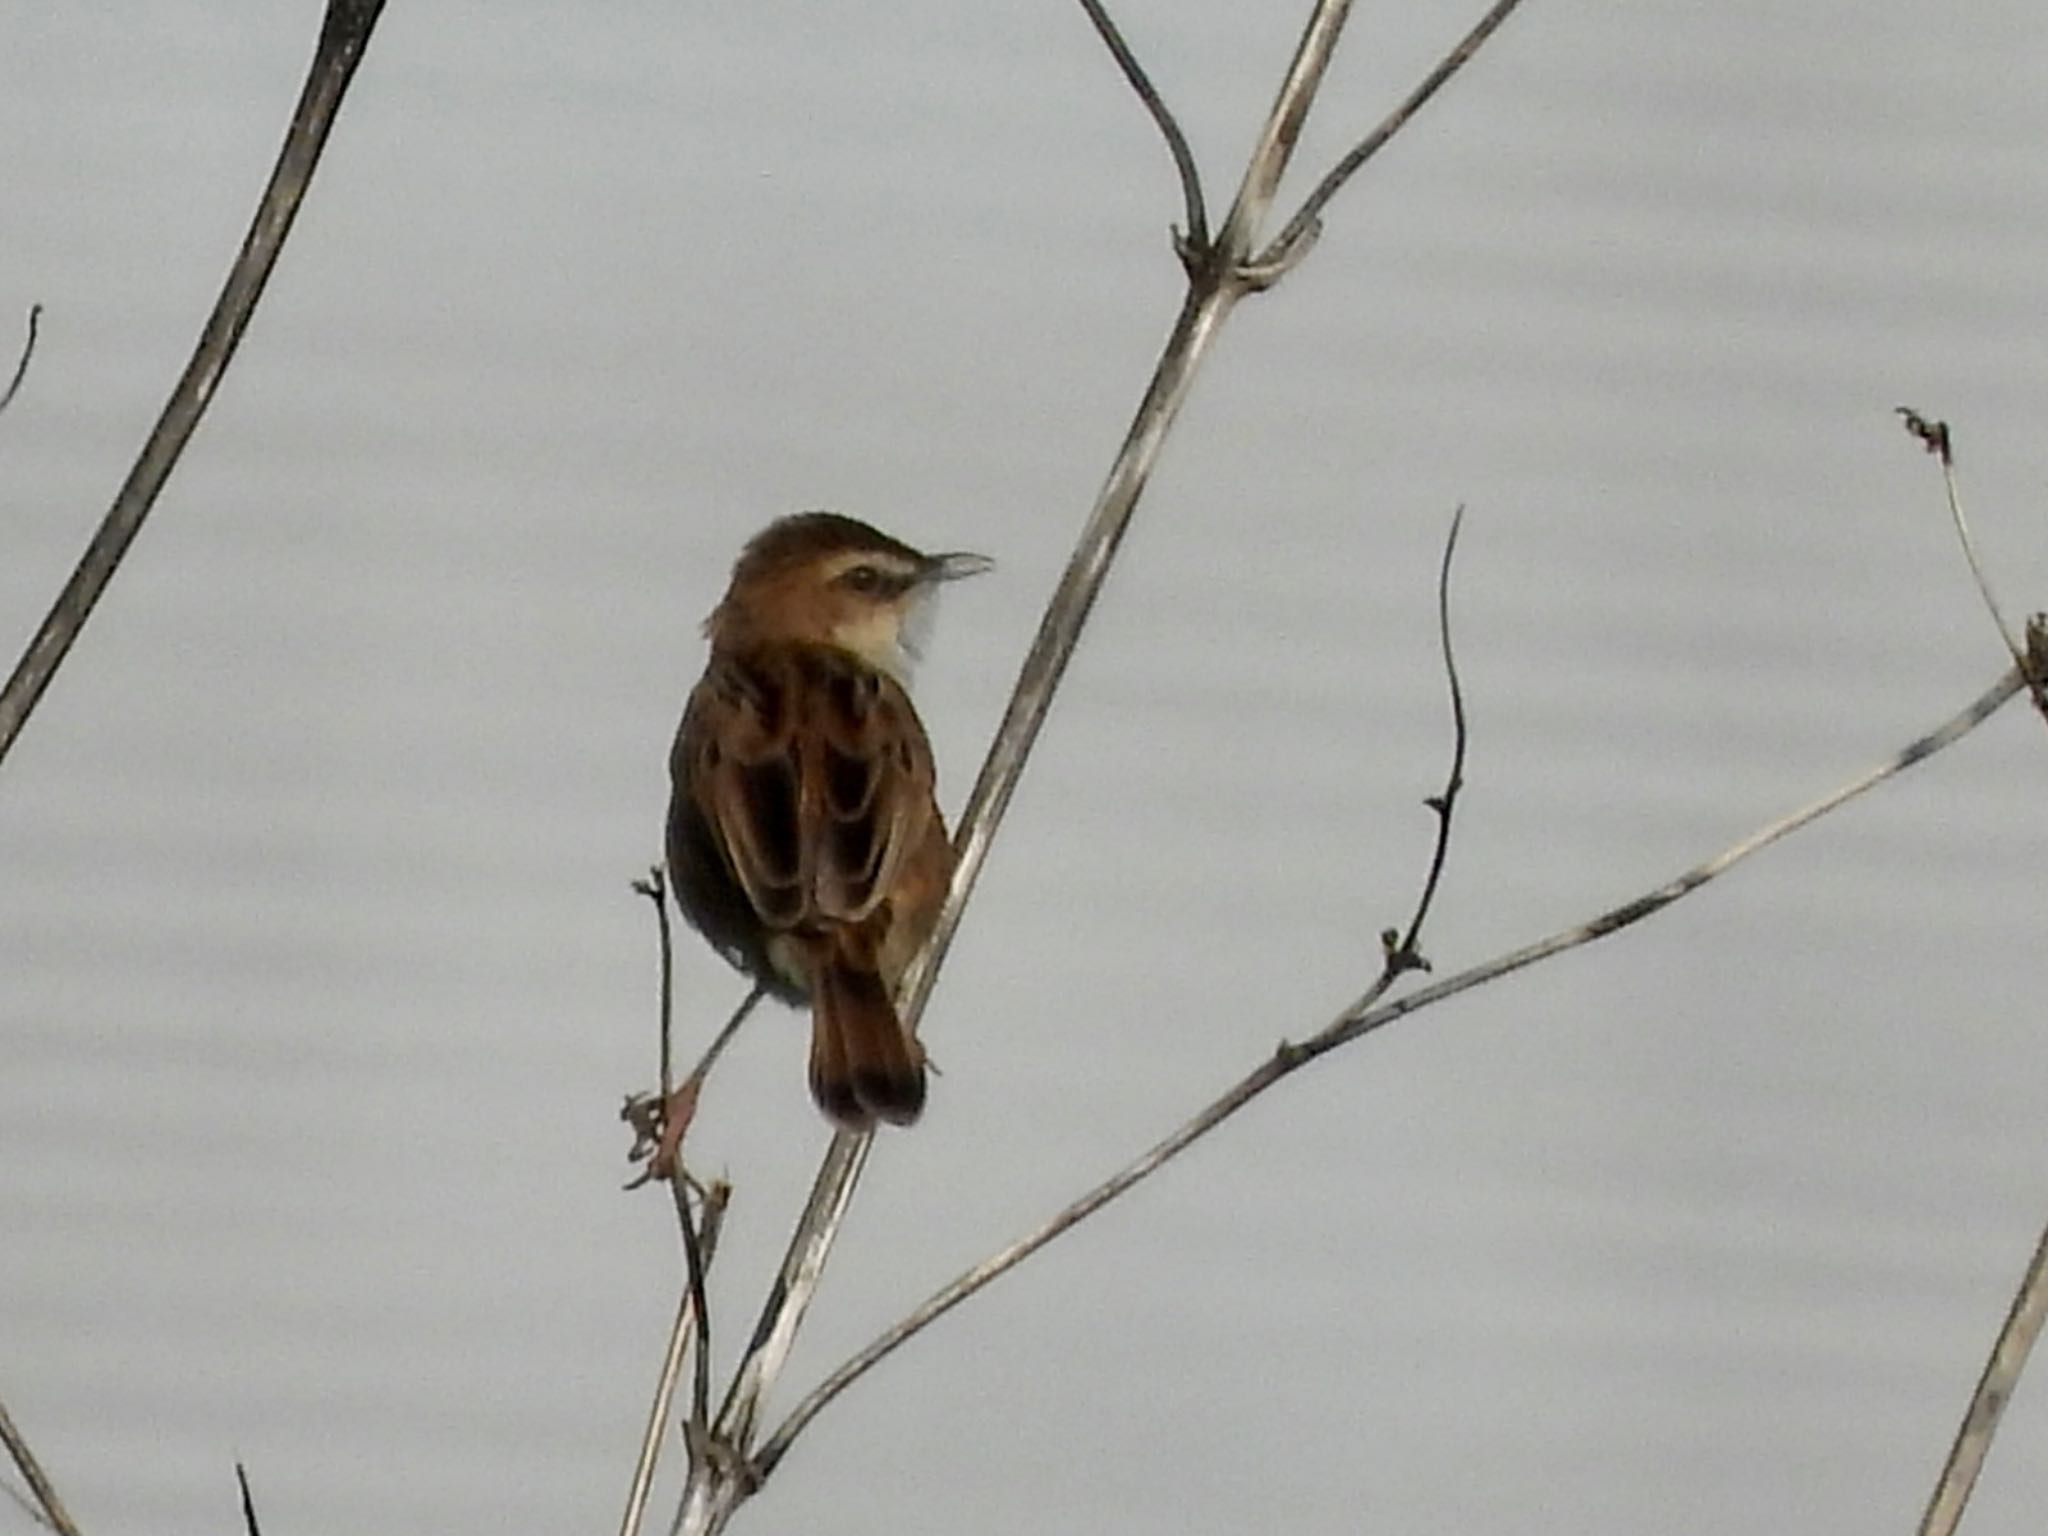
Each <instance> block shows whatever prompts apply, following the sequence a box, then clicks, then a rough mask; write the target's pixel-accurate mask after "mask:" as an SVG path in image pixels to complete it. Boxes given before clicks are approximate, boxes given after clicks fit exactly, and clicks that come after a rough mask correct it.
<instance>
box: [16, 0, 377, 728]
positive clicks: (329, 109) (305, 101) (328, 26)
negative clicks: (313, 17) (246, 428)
mask: <svg viewBox="0 0 2048 1536" xmlns="http://www.w3.org/2000/svg"><path fill="white" fill-rule="evenodd" d="M383 9H384V0H328V5H327V15H326V18H325V20H324V21H323V22H322V23H321V27H320V42H319V45H318V47H317V48H316V49H315V51H314V54H313V64H312V67H311V69H310V70H309V71H308V72H307V75H306V84H305V87H304V89H303V90H302V91H301V92H300V94H299V103H298V106H297V108H296V109H295V110H294V111H293V113H292V120H291V126H290V127H289V128H287V129H286V130H285V137H284V146H283V148H282V149H280V150H279V151H278V156H277V164H276V166H275V167H274V168H273V169H272V171H271V173H270V182H269V184H268V185H267V186H265V187H264V189H263V197H262V199H261V200H260V201H259V202H258V203H257V205H256V214H255V217H254V218H253V219H252V220H251V221H250V224H249V233H248V234H247V235H246V236H245V237H244V238H243V241H242V250H241V254H240V255H239V256H237V257H236V258H235V264H234V265H233V266H232V267H231V268H229V270H228V276H227V282H226V283H225V284H224V285H223V286H222V288H221V291H220V297H219V298H218V299H217V300H216V301H215V302H214V306H213V313H212V315H211V316H210V317H209V318H208V319H207V322H206V329H205V330H203V331H202V332H200V335H199V344H198V345H197V346H196V347H195V348H194V349H193V352H192V358H191V361H190V362H188V363H186V365H185V371H184V373H183V374H182V375H180V376H179V379H178V382H177V385H176V386H175V387H174V388H173V389H172V390H171V396H170V399H169V400H167V401H166V402H165V403H164V409H163V414H162V415H161V416H159V417H158V418H157V423H156V426H155V427H154V428H153V429H152V430H151V432H150V434H149V438H148V440H147V441H146V442H144V443H143V445H142V452H141V453H140V454H138V455H137V456H136V459H135V463H134V465H133V466H132V467H131V468H130V469H129V471H128V478H127V480H126V481H124V482H123V483H122V486H121V489H120V492H119V493H118V494H117V495H116V496H115V497H114V504H113V506H111V507H110V508H108V509H107V515H106V517H105V518H104V519H102V521H101V523H100V526H99V531H98V532H97V533H95V534H94V535H93V537H92V542H91V543H90V544H88V545H87V546H86V550H85V554H84V556H83V557H82V558H81V559H80V560H79V562H78V566H77V569H75V570H74V571H72V573H71V579H70V580H69V581H67V582H65V584H64V590H63V591H62V592H60V593H58V595H57V601H56V603H55V604H54V605H53V606H52V607H51V609H50V612H49V615H48V617H46V618H45V619H44V620H43V623H42V627H41V628H40V629H38V630H37V631H36V633H35V637H34V638H33V639H32V640H30V641H29V643H28V649H27V650H26V651H24V652H23V653H22V657H21V660H20V662H19V663H17V664H16V666H15V669H14V675H13V676H12V677H10V678H8V680H7V686H6V687H5V688H4V689H0V761H4V760H5V758H6V756H7V753H8V750H9V749H10V748H11V747H12V746H13V745H14V741H15V738H16V737H17V736H19V735H20V734H21V728H22V726H23V725H25V724H26V723H27V722H28V717H29V716H30V715H31V714H32V713H33V712H34V711H35V707H36V704H37V702H38V701H39V700H40V699H41V698H42V696H43V690H44V689H46V688H48V687H49V685H50V679H51V678H53V677H55V676H56V674H57V668H58V667H60V666H62V665H63V663H64V658H65V656H66V655H67V654H69V652H70V650H71V645H72V642H73V641H74V640H76V639H77V638H78V632H79V631H80V630H81V629H83V628H84V627H85V621H86V620H87V619H88V618H89V617H91V615H92V610H93V607H94V605H95V604H97V603H98V602H99V600H100V594H101V593H103V592H105V591H106V588H107V583H108V582H109V581H111V580H112V579H113V576H114V572H115V570H116V569H118V568H119V566H120V564H121V560H122V558H123V557H124V556H125V555H126V554H127V553H128V546H129V545H130V544H132V543H133V542H134V540H135V535H136V534H137V533H139V532H140V531H141V529H142V524H143V520H144V519H145V518H147V517H148V516H149V512H150V508H151V507H153V506H155V505H156V498H157V495H158V493H159V492H161V491H162V490H163V488H164V482H165V481H167V480H168V479H169V478H170V475H171V471H172V470H173V469H174V468H176V467H177V463H178V459H179V457H180V456H181V455H182V454H183V453H184V451H185V445H186V443H187V442H189V441H190V440H191V437H192V433H193V430H194V429H195V428H196V427H198V425H199V422H200V418H201V417H203V416H204V415H205V414H206V408H207V406H208V405H209V404H210V403H211V402H212V400H213V392H214V390H215V389H216V388H217V387H218V386H219V384H220V380H221V376H222V374H224V373H225V372H226V371H227V367H228V364H229V363H230V362H231V361H233V359H234V355H235V348H236V346H237V344H239V343H240V341H241V339H242V332H243V331H244V330H246V329H247V328H248V324H249V317H250V316H251V315H253V314H254V313H255V312H256V303H257V300H259V299H260V298H262V297H263V286H264V284H265V283H266V282H268V281H269V279H270V272H271V269H272V267H274V266H275V265H276V264H277V256H278V252H279V251H281V250H282V249H283V248H284V242H285V238H286V236H288V235H289V234H290V233H291V228H292V220H293V219H294V218H295V217H296V216H297V215H298V211H299V205H300V203H302V202H303V201H304V200H305V196H306V189H307V187H308V186H309V185H311V183H312V179H313V171H314V169H315V168H316V167H317V166H318V165H319V163H320V154H321V151H322V150H323V149H324V148H325V147H326V144H327V135H328V132H329V130H330V129H332V128H333V126H334V116H335V113H336V112H337V111H338V110H339V109H340V107H341V101H342V97H343V96H344V95H345V94H346V93H347V91H348V85H349V81H350V80H351V79H353V78H354V76H355V72H356V66H357V65H358V64H359V63H361V62H362V57H363V50H364V48H365V47H367V46H368V44H369V41H370V32H371V30H372V29H373V28H374V27H375V26H376V24H377V16H378V13H379V12H381V11H382V10H383Z"/></svg>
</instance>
